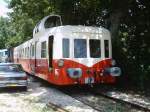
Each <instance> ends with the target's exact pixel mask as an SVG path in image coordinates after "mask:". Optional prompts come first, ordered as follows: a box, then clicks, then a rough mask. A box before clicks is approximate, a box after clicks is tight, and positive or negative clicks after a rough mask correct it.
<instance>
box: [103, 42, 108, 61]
mask: <svg viewBox="0 0 150 112" xmlns="http://www.w3.org/2000/svg"><path fill="white" fill-rule="evenodd" d="M104 48H105V58H109V41H108V40H104Z"/></svg>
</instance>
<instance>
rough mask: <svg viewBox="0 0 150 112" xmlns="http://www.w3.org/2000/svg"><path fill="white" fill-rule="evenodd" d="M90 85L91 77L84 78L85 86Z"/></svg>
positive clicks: (92, 81) (92, 79) (92, 80)
mask: <svg viewBox="0 0 150 112" xmlns="http://www.w3.org/2000/svg"><path fill="white" fill-rule="evenodd" d="M91 83H94V78H93V77H87V78H85V84H91Z"/></svg>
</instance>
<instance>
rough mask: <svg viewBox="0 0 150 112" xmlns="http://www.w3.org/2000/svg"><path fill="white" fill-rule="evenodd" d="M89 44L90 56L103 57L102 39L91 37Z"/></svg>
mask: <svg viewBox="0 0 150 112" xmlns="http://www.w3.org/2000/svg"><path fill="white" fill-rule="evenodd" d="M89 44H90V57H92V58H100V57H101V47H100V40H98V39H90V40H89Z"/></svg>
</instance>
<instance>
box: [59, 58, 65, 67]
mask: <svg viewBox="0 0 150 112" xmlns="http://www.w3.org/2000/svg"><path fill="white" fill-rule="evenodd" d="M58 66H59V67H62V66H64V60H62V59H60V60H58Z"/></svg>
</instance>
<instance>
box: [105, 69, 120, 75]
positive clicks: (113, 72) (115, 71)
mask: <svg viewBox="0 0 150 112" xmlns="http://www.w3.org/2000/svg"><path fill="white" fill-rule="evenodd" d="M104 74H110V75H111V76H120V75H121V69H120V68H119V67H111V68H106V69H105V70H104Z"/></svg>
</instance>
